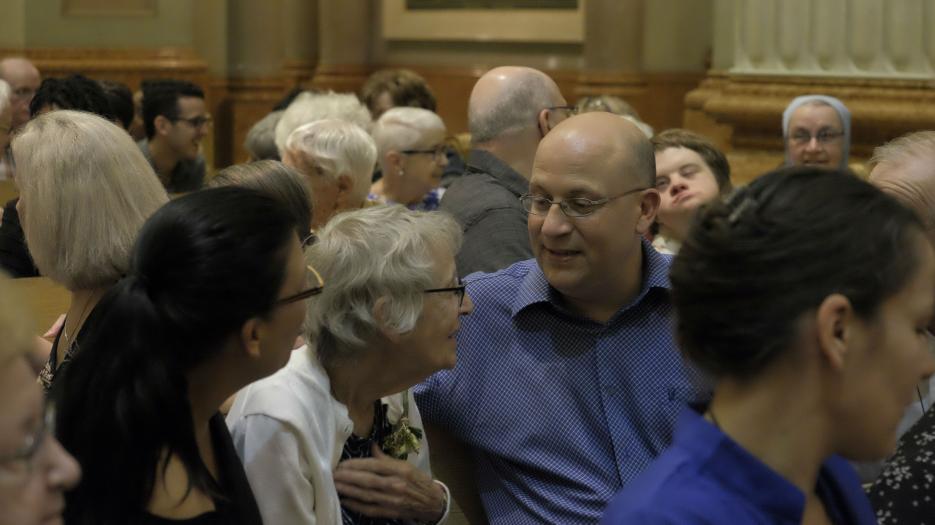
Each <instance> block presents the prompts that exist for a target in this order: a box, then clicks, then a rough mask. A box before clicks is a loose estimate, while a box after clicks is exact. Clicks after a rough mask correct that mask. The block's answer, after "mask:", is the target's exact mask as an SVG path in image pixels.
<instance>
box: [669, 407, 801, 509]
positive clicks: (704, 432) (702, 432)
mask: <svg viewBox="0 0 935 525" xmlns="http://www.w3.org/2000/svg"><path fill="white" fill-rule="evenodd" d="M676 429H677V430H676V432H675V437H674V439H673V443H672V446H673V447H677V448H681V449H683V450H687V451H688V452H689V454H690V455H691V457H694V458H698V460H699V461H700V462H701V463H702V471H703V472H708V473H710V476H711V477H712V478H714V479H716V480H717V483H718V484H721V485H724V486H725V487H726V488H728V489H730V491H732V492H734V493H735V494H737V496H738V497H739V498H741V499H743V500H746V501H749V502H751V503H752V504H753V505H754V506H756V507H757V508H759V509H762V510H763V511H764V512H766V513H768V514H770V515H773V516H775V517H776V518H777V519H776V522H777V523H786V522H798V521H799V520H801V519H802V513H803V512H804V510H805V495H804V494H802V491H800V490H799V489H798V488H797V487H796V486H795V485H793V484H792V483H790V482H789V481H788V480H786V479H785V478H783V477H782V476H780V475H779V473H777V472H776V471H774V470H773V469H771V468H769V467H768V466H767V465H766V464H765V463H763V462H762V461H760V460H759V459H758V458H757V457H755V456H753V455H752V454H750V453H749V452H747V451H746V450H745V449H744V448H743V447H741V446H740V445H739V444H737V443H736V442H735V441H734V440H732V439H731V438H730V437H729V436H728V435H727V434H725V433H723V432H722V431H721V430H720V429H719V428H717V427H716V426H714V425H713V424H711V423H710V422H708V421H707V420H706V419H704V418H703V417H702V416H701V415H700V414H699V413H698V412H697V411H696V410H695V409H693V408H685V409H684V410H683V411H682V413H681V414H680V415H679V420H678V423H677V426H676Z"/></svg>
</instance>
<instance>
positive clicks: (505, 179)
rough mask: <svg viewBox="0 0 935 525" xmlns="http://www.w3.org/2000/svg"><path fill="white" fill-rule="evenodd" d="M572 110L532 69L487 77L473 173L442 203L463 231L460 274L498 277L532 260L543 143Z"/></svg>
mask: <svg viewBox="0 0 935 525" xmlns="http://www.w3.org/2000/svg"><path fill="white" fill-rule="evenodd" d="M573 111H574V110H573V108H572V107H571V106H568V105H567V102H566V101H565V98H564V97H562V93H561V91H559V89H558V86H557V85H556V84H555V82H554V81H553V80H552V79H551V78H549V77H548V75H546V74H545V73H542V72H541V71H537V70H535V69H532V68H528V67H514V66H507V67H498V68H495V69H492V70H490V71H489V72H487V73H486V74H484V76H482V77H481V78H480V79H479V80H478V81H477V84H475V85H474V89H473V91H471V98H470V99H469V101H468V128H469V129H470V132H471V147H472V149H471V152H470V154H469V155H468V158H467V163H466V164H467V171H466V173H465V175H464V176H463V177H460V178H459V179H457V180H456V181H455V182H454V183H452V185H451V186H450V187H449V188H448V191H447V192H446V193H445V196H444V198H443V199H442V202H441V208H440V209H442V210H444V211H446V212H448V213H451V214H452V215H454V216H455V218H456V219H458V222H460V223H461V226H462V227H463V228H464V244H463V246H462V247H461V252H460V253H459V254H458V256H457V261H456V262H457V265H458V274H459V275H461V276H465V275H467V274H469V273H473V272H478V271H482V272H492V271H494V270H499V269H500V268H505V267H506V266H509V265H510V264H512V263H514V262H516V261H521V260H523V259H528V258H529V257H531V256H532V251H531V249H530V247H529V239H528V236H527V234H526V214H525V213H524V212H523V210H522V208H521V207H520V205H519V197H520V195H522V194H524V193H526V190H527V188H528V186H529V177H530V174H531V172H532V162H533V157H534V156H535V154H536V147H537V146H538V145H539V141H540V140H542V137H544V136H545V135H546V134H547V133H548V132H549V131H550V130H551V129H552V128H553V127H555V126H557V125H558V124H559V123H560V122H561V121H563V120H565V119H566V118H568V117H569V116H570V115H571V114H572V113H573Z"/></svg>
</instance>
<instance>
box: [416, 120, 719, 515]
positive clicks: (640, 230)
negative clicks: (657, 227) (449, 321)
mask: <svg viewBox="0 0 935 525" xmlns="http://www.w3.org/2000/svg"><path fill="white" fill-rule="evenodd" d="M654 177H655V166H654V155H653V148H652V146H651V145H650V143H649V141H648V140H647V139H646V138H645V136H644V135H643V134H642V133H641V132H640V131H639V130H638V129H637V128H636V127H635V126H633V125H632V124H630V123H629V122H627V121H626V120H624V119H622V118H620V117H618V116H616V115H612V114H609V113H587V114H583V115H578V116H575V117H572V118H570V119H568V120H566V121H564V122H562V123H561V124H559V125H558V126H556V127H555V128H554V129H553V130H552V131H551V132H550V133H549V134H548V135H547V136H546V137H545V138H543V139H542V141H541V143H540V145H539V148H538V150H537V152H536V158H535V163H534V165H533V170H532V178H531V179H530V184H529V193H528V194H527V195H524V196H523V197H522V198H521V202H522V205H523V208H524V209H525V210H526V211H527V212H528V228H529V239H530V244H531V247H532V250H533V253H534V255H535V259H530V260H527V261H522V262H519V263H516V264H514V265H512V266H510V267H508V268H506V269H504V270H500V271H498V272H496V273H490V274H473V275H471V276H469V277H468V278H467V279H466V282H467V290H468V293H469V294H470V295H471V297H472V298H473V300H474V305H475V309H474V313H473V314H472V315H470V316H467V317H465V318H463V320H462V327H461V330H460V332H459V334H458V364H457V366H456V367H455V369H453V370H449V371H443V372H440V373H438V374H435V375H434V376H432V377H430V378H429V379H428V380H427V381H426V382H425V383H423V384H422V385H420V386H419V387H418V388H417V390H416V398H417V400H418V403H419V407H420V410H421V411H422V415H423V418H424V419H425V420H426V421H429V422H431V423H435V424H437V425H439V426H441V427H443V428H445V429H446V430H448V431H449V432H450V433H451V434H453V435H455V436H457V437H458V438H459V439H461V440H462V441H463V442H464V444H465V445H466V446H467V447H468V448H469V449H470V451H471V455H472V458H473V460H474V467H475V478H476V481H477V486H478V490H479V492H480V497H481V499H482V501H483V504H484V508H485V510H486V513H487V516H488V518H489V520H490V522H491V523H493V524H498V525H499V524H527V523H549V524H554V523H562V524H577V523H582V524H583V523H596V522H597V521H598V520H599V519H600V517H601V513H602V511H603V510H604V507H605V506H606V504H607V502H608V501H609V500H610V498H611V497H612V496H613V495H614V494H615V493H616V492H617V491H618V490H620V488H621V487H623V486H624V485H625V484H626V483H627V482H628V481H629V480H631V479H632V478H633V477H635V476H636V475H637V474H638V473H639V472H641V471H642V470H643V469H644V468H645V467H646V466H647V465H649V463H650V462H651V461H652V460H653V458H655V457H656V456H657V455H659V453H660V452H662V451H663V450H664V449H665V448H666V447H667V446H668V444H669V442H670V440H671V436H672V429H673V425H674V422H675V420H676V417H677V415H678V413H679V410H680V409H681V408H682V407H683V406H684V405H685V404H686V403H699V402H704V401H706V399H707V396H708V391H707V388H706V387H705V386H703V380H702V378H701V377H700V376H699V375H698V374H697V373H696V372H694V371H693V369H692V368H691V367H690V366H689V365H687V364H686V363H684V362H683V360H682V357H681V356H680V354H679V352H678V350H677V348H676V345H675V343H674V341H673V333H672V314H673V310H672V306H671V304H670V300H669V283H668V278H667V273H668V268H669V263H670V259H669V257H668V256H665V255H661V254H658V253H656V252H655V250H653V248H652V247H651V246H650V244H649V243H648V242H646V241H645V240H643V235H644V234H645V233H646V232H647V231H648V229H649V227H650V225H651V224H652V222H653V220H654V218H655V215H656V210H657V209H658V207H659V195H658V193H657V192H656V190H655V189H653V187H654Z"/></svg>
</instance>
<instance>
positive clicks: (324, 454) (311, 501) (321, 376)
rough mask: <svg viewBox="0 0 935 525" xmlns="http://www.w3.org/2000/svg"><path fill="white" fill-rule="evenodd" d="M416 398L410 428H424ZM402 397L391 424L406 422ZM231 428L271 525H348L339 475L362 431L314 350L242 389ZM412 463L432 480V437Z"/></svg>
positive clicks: (390, 411) (391, 401) (395, 399)
mask: <svg viewBox="0 0 935 525" xmlns="http://www.w3.org/2000/svg"><path fill="white" fill-rule="evenodd" d="M408 395H409V398H410V399H409V422H410V425H411V426H413V427H417V428H423V426H422V418H421V417H420V415H419V410H418V408H417V407H416V402H415V400H414V399H413V398H412V394H411V393H409V394H408ZM402 396H403V394H396V395H393V396H389V397H386V398H383V402H384V403H386V404H387V418H388V419H389V421H390V423H396V422H397V421H399V418H400V417H401V415H402ZM227 426H228V427H230V431H231V436H232V437H233V439H234V446H235V448H236V449H237V454H238V455H239V456H240V459H241V460H242V461H243V464H244V470H245V471H246V472H247V478H248V479H249V480H250V487H251V488H252V489H253V494H254V496H255V497H256V502H257V505H258V506H259V507H260V513H261V514H262V516H263V522H264V523H275V524H277V525H292V524H295V525H300V524H301V525H309V524H318V525H330V524H334V525H340V524H341V504H340V501H339V500H338V493H337V490H336V489H335V486H334V480H333V478H332V473H333V470H334V467H335V466H337V464H338V460H339V459H341V452H342V450H343V448H344V443H345V442H346V441H347V438H348V437H349V436H350V435H351V433H352V432H353V429H354V424H353V422H352V421H351V419H350V417H348V413H347V407H346V406H344V405H343V404H342V403H340V402H338V401H337V400H336V399H334V398H333V397H332V396H331V383H330V381H329V379H328V375H327V373H326V372H325V370H324V368H323V367H322V366H321V364H320V363H319V361H318V358H317V356H316V355H315V354H314V351H313V350H310V349H309V348H308V347H307V346H302V347H300V348H297V349H296V350H293V351H292V356H291V357H290V358H289V362H288V363H287V364H286V366H285V367H283V368H282V369H281V370H279V371H278V372H276V373H275V374H273V375H271V376H269V377H267V378H265V379H262V380H260V381H257V382H256V383H252V384H250V385H248V386H247V387H246V388H244V389H243V390H241V391H240V392H239V393H238V394H237V399H236V401H234V405H233V407H231V411H230V413H229V414H228V415H227ZM408 461H409V462H410V463H412V464H413V465H415V466H416V467H418V468H419V469H421V470H423V471H425V472H426V473H428V474H429V475H431V474H432V471H431V468H430V465H429V446H428V442H427V440H426V436H425V435H424V434H423V436H422V444H421V448H420V450H419V453H417V454H409V458H408ZM442 486H444V485H443V484H442ZM445 491H446V492H447V491H448V489H447V487H446V488H445ZM449 500H450V496H449ZM447 514H448V512H447V510H446V512H445V517H447ZM445 517H443V518H442V521H444V519H445Z"/></svg>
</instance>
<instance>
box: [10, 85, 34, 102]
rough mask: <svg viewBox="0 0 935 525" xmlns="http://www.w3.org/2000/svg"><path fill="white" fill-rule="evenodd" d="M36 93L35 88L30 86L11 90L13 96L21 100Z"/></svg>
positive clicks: (29, 97)
mask: <svg viewBox="0 0 935 525" xmlns="http://www.w3.org/2000/svg"><path fill="white" fill-rule="evenodd" d="M35 95H36V90H35V89H33V88H31V87H20V88H16V89H14V90H13V98H16V99H19V100H23V99H31V98H32V97H34V96H35Z"/></svg>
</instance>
